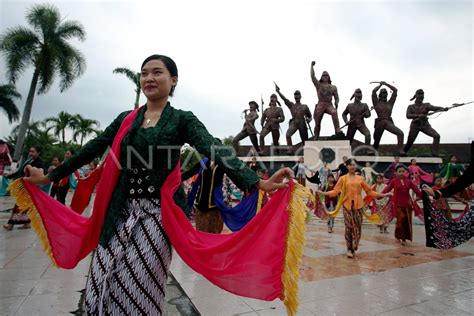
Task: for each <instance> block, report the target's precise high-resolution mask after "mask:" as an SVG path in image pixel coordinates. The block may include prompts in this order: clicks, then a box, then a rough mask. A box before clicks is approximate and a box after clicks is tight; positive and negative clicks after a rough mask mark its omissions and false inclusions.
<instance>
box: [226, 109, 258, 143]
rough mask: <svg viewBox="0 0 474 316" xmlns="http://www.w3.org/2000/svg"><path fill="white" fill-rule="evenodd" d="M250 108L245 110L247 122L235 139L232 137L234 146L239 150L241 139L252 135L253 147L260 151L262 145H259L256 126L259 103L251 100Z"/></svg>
mask: <svg viewBox="0 0 474 316" xmlns="http://www.w3.org/2000/svg"><path fill="white" fill-rule="evenodd" d="M249 108H250V110H248V109H245V110H244V111H243V113H244V117H245V122H244V126H243V127H242V130H241V131H240V132H239V133H238V134H237V135H235V137H234V139H232V146H234V149H235V151H238V147H239V141H241V140H242V139H244V138H245V137H247V136H248V137H250V141H251V142H252V145H253V147H254V148H255V150H256V151H257V152H260V147H258V140H257V133H258V132H257V128H255V121H256V120H257V119H258V113H257V112H258V104H257V102H255V101H250V102H249Z"/></svg>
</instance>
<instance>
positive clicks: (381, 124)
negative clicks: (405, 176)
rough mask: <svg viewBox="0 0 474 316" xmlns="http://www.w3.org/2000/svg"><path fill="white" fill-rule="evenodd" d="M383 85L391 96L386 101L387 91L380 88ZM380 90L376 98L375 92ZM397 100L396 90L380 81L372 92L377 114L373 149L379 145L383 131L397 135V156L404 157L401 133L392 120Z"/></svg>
mask: <svg viewBox="0 0 474 316" xmlns="http://www.w3.org/2000/svg"><path fill="white" fill-rule="evenodd" d="M383 85H385V86H387V87H389V88H390V90H392V96H391V97H390V100H388V101H387V97H388V92H387V89H385V88H382V89H380V88H381V87H382V86H383ZM379 89H380V93H379V96H378V97H377V91H378V90H379ZM396 99H397V88H395V87H394V86H392V85H390V84H388V83H386V82H385V81H381V82H380V83H379V85H378V86H377V87H375V88H374V90H373V91H372V104H373V106H374V109H375V112H377V118H376V119H375V131H374V148H375V149H377V148H378V147H379V144H380V139H381V138H382V134H383V132H384V131H385V130H387V131H389V132H390V133H392V134H395V135H397V143H398V151H399V154H401V155H405V152H404V151H403V132H402V130H401V129H399V128H398V127H396V126H395V124H394V123H393V120H392V110H393V105H394V104H395V100H396Z"/></svg>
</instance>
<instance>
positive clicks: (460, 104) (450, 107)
mask: <svg viewBox="0 0 474 316" xmlns="http://www.w3.org/2000/svg"><path fill="white" fill-rule="evenodd" d="M471 103H474V101H470V102H465V103H453V105H451V106H448V107H446V108H445V110H441V111H433V112H430V113H428V114H426V116H431V115H433V114H435V113H439V112H447V111H449V110H451V109H454V108H457V107H460V106H463V105H467V104H471ZM413 120H414V121H416V120H419V118H418V117H417V118H415V119H413Z"/></svg>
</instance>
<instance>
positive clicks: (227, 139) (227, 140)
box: [222, 135, 240, 146]
mask: <svg viewBox="0 0 474 316" xmlns="http://www.w3.org/2000/svg"><path fill="white" fill-rule="evenodd" d="M233 139H234V136H232V135H230V136H227V137H224V139H222V143H223V144H224V145H226V146H232V140H233ZM239 145H240V142H239Z"/></svg>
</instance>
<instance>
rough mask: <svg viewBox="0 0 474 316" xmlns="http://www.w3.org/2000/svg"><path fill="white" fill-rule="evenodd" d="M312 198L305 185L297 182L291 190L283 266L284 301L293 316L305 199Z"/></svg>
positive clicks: (302, 245)
mask: <svg viewBox="0 0 474 316" xmlns="http://www.w3.org/2000/svg"><path fill="white" fill-rule="evenodd" d="M308 198H309V199H311V201H312V202H314V196H313V195H312V194H311V192H310V191H309V190H308V189H307V188H306V187H304V186H302V185H300V184H295V185H294V186H293V190H292V192H291V197H290V204H289V205H288V212H289V214H288V215H289V221H288V231H287V236H286V249H285V262H284V267H283V275H282V282H283V302H284V303H285V306H286V311H287V313H288V315H290V316H293V315H295V314H296V311H297V310H298V304H299V300H298V279H299V275H300V272H299V265H300V264H301V256H302V255H303V247H304V241H305V231H306V226H305V220H306V216H307V213H306V209H307V206H306V203H305V202H304V199H308Z"/></svg>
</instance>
